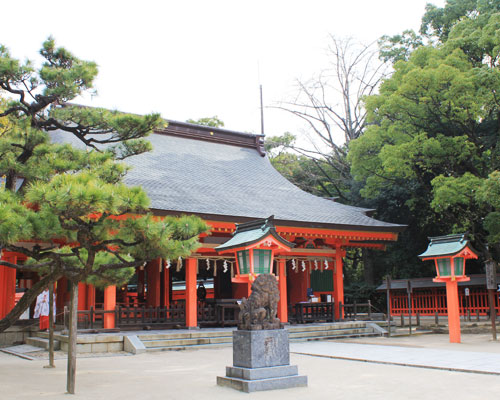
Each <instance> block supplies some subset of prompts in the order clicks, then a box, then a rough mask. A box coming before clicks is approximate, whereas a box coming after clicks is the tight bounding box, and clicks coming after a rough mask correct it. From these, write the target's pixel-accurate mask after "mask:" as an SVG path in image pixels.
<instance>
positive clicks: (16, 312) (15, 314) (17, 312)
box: [0, 272, 62, 332]
mask: <svg viewBox="0 0 500 400" xmlns="http://www.w3.org/2000/svg"><path fill="white" fill-rule="evenodd" d="M61 276H62V275H61V274H59V273H56V272H53V273H51V274H49V275H46V276H44V277H43V278H42V279H41V280H40V281H38V282H37V283H35V284H34V285H33V287H32V288H31V289H30V290H28V291H27V292H25V293H24V295H23V297H21V299H20V300H19V302H18V303H17V304H16V305H15V307H14V308H13V309H12V310H11V311H10V313H9V314H7V315H6V316H5V318H4V319H2V320H1V321H0V332H3V331H5V330H6V329H7V328H9V327H10V326H12V325H13V324H14V323H15V322H16V321H17V320H18V319H19V317H20V316H21V314H22V313H23V312H24V311H25V310H26V309H27V308H28V307H29V306H30V304H31V303H33V301H35V299H36V297H37V296H38V295H39V294H40V293H42V292H43V290H44V289H45V288H46V287H47V286H49V284H51V283H53V282H55V281H57V280H58V279H59V278H60V277H61Z"/></svg>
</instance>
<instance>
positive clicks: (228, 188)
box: [125, 134, 399, 228]
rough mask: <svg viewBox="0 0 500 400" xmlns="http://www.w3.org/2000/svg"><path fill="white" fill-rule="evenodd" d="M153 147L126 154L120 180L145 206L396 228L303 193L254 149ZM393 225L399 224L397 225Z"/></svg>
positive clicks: (157, 139)
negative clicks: (145, 199) (142, 196)
mask: <svg viewBox="0 0 500 400" xmlns="http://www.w3.org/2000/svg"><path fill="white" fill-rule="evenodd" d="M150 140H151V143H152V145H153V151H152V152H150V153H147V154H141V155H139V156H134V157H130V158H129V159H128V160H127V163H129V164H130V165H131V166H133V169H132V171H131V172H130V173H129V174H128V175H127V177H126V179H125V181H126V183H127V184H130V185H139V186H142V187H143V188H144V190H145V191H146V192H147V193H148V195H149V197H150V199H151V207H152V208H155V209H160V210H174V211H183V212H189V213H199V214H217V215H225V216H240V217H251V218H267V217H269V216H270V215H274V216H275V219H276V220H285V221H301V222H312V223H314V222H316V223H324V224H334V225H359V226H365V227H370V228H375V227H377V228H378V227H384V228H391V227H392V228H396V227H397V226H395V225H392V224H387V223H385V222H380V221H377V220H375V219H373V218H370V217H367V216H366V215H365V214H364V210H359V209H357V208H355V207H349V206H345V205H342V204H339V203H335V202H333V201H331V200H326V199H323V198H320V197H316V196H313V195H311V194H309V193H306V192H304V191H302V190H300V189H299V188H297V187H296V186H294V185H293V184H291V183H290V182H289V181H287V180H286V179H285V178H283V177H282V176H281V175H280V174H279V173H278V172H277V171H276V170H275V169H274V168H273V167H272V165H271V163H270V161H269V159H268V157H267V156H266V157H262V156H260V155H259V153H258V152H257V151H256V150H255V149H251V148H242V147H237V146H232V145H227V144H221V143H213V142H206V141H200V140H192V139H187V138H180V137H174V136H167V135H160V134H153V135H151V136H150ZM398 227H399V226H398Z"/></svg>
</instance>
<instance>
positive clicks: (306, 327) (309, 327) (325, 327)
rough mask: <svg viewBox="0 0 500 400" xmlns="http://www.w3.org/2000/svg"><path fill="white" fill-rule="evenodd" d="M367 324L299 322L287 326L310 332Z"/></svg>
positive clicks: (359, 326)
mask: <svg viewBox="0 0 500 400" xmlns="http://www.w3.org/2000/svg"><path fill="white" fill-rule="evenodd" d="M365 326H366V323H365V322H345V323H340V324H339V323H337V324H321V325H318V324H311V325H309V324H299V325H290V326H288V327H287V329H288V331H289V332H290V333H291V332H310V331H327V330H335V329H348V328H363V327H365Z"/></svg>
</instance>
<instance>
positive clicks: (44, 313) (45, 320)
mask: <svg viewBox="0 0 500 400" xmlns="http://www.w3.org/2000/svg"><path fill="white" fill-rule="evenodd" d="M55 313H56V307H55V301H54V315H55ZM34 317H35V318H40V330H41V331H46V330H47V329H49V289H45V290H44V291H43V292H42V293H40V294H39V295H38V297H37V298H36V306H35V315H34Z"/></svg>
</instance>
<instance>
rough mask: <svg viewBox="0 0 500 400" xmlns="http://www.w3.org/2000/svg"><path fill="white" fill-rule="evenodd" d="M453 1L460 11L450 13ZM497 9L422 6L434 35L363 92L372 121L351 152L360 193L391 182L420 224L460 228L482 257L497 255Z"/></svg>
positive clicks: (380, 191)
mask: <svg viewBox="0 0 500 400" xmlns="http://www.w3.org/2000/svg"><path fill="white" fill-rule="evenodd" d="M469 3H470V4H469ZM472 3H474V4H472ZM490 3H491V4H490ZM471 4H472V5H471ZM459 5H463V6H464V7H465V5H467V7H465V8H464V7H462V8H460V7H458V6H459ZM454 7H455V8H454ZM457 7H458V8H457ZM471 7H472V8H471ZM452 8H453V9H454V10H458V9H459V10H466V11H463V12H462V11H460V13H462V14H464V15H460V16H458V17H457V16H456V15H455V14H456V13H455V14H452V13H451V11H450V10H451V9H452ZM496 9H497V6H496V5H494V4H493V2H482V1H477V2H466V1H448V2H447V5H446V6H445V8H444V9H443V10H438V11H439V12H438V11H437V9H435V8H432V7H428V12H427V14H426V16H424V23H423V25H425V26H431V27H432V31H433V32H434V34H435V35H436V36H437V37H438V39H439V40H438V42H437V43H436V44H430V45H427V46H421V47H419V48H417V49H416V50H414V51H413V52H412V53H411V55H410V56H409V57H408V60H406V61H405V60H404V59H403V60H400V61H398V62H397V63H396V64H395V65H394V69H395V71H394V74H393V75H392V76H391V78H389V79H387V80H386V81H385V82H384V83H383V84H382V85H381V88H380V94H379V95H376V96H371V97H369V98H368V99H367V101H366V106H367V109H368V111H369V121H370V124H371V125H370V127H369V128H368V129H367V131H366V132H365V134H364V135H363V136H362V137H361V138H359V139H358V140H356V141H353V142H352V143H351V146H350V153H349V157H350V158H349V159H350V161H351V163H352V170H351V171H352V173H353V174H354V176H355V177H356V178H357V179H358V180H360V181H361V182H363V184H364V188H363V189H362V194H363V195H364V196H366V197H368V198H378V197H380V196H383V195H384V194H386V193H387V192H389V191H391V190H394V188H398V191H400V193H401V195H402V197H401V200H402V201H403V203H404V207H406V208H407V209H408V210H409V211H410V212H412V213H415V216H418V218H417V220H416V221H415V223H416V224H417V227H418V229H420V230H421V231H423V232H426V233H429V234H446V233H450V232H457V231H464V230H467V231H469V232H470V233H471V236H472V237H473V240H474V244H475V245H476V247H477V248H478V250H480V252H481V254H482V258H483V260H489V259H495V260H496V261H498V260H500V247H499V244H500V243H499V241H498V235H497V234H498V224H499V219H498V216H499V214H498V212H499V210H498V204H497V203H496V200H495V194H496V191H497V190H498V188H497V182H498V170H499V153H498V151H499V138H500V135H499V130H498V122H499V111H500V110H499V103H498V99H497V93H498V90H499V83H500V80H499V77H500V75H499V73H500V72H499V70H498V54H499V45H500V40H499V39H500V36H499V34H500V24H499V22H500V19H499V18H500V14H498V13H496V12H495V11H496ZM432 10H433V13H434V14H432V15H431V13H430V12H431V11H432ZM457 13H458V11H457ZM460 13H459V14H460ZM438 15H441V16H442V17H443V18H444V17H445V16H446V18H445V20H443V21H441V22H439V21H440V20H439V18H438V17H437V16H438ZM453 15H455V16H453ZM431 17H432V18H431ZM429 21H432V23H431V22H429ZM429 24H430V25H429ZM432 24H434V25H432ZM424 248H425V247H422V248H421V250H422V249H424ZM416 254H418V253H415V255H416ZM415 262H416V259H415Z"/></svg>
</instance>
